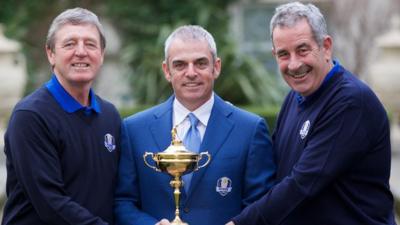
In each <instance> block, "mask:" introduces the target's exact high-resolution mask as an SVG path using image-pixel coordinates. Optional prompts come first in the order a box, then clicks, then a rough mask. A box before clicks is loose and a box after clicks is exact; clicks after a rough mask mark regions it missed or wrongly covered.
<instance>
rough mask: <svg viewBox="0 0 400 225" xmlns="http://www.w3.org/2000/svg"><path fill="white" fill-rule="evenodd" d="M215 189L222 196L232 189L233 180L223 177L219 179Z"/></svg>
mask: <svg viewBox="0 0 400 225" xmlns="http://www.w3.org/2000/svg"><path fill="white" fill-rule="evenodd" d="M215 190H216V191H217V192H218V193H219V194H220V195H222V196H225V195H227V194H228V193H229V192H231V191H232V181H231V179H229V178H228V177H221V178H219V179H218V181H217V187H216V188H215Z"/></svg>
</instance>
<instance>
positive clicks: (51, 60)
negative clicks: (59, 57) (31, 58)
mask: <svg viewBox="0 0 400 225" xmlns="http://www.w3.org/2000/svg"><path fill="white" fill-rule="evenodd" d="M45 49H46V54H47V59H48V60H49V63H50V65H51V66H52V67H53V66H54V64H55V59H54V52H53V51H52V50H51V49H50V47H49V46H47V45H46V46H45Z"/></svg>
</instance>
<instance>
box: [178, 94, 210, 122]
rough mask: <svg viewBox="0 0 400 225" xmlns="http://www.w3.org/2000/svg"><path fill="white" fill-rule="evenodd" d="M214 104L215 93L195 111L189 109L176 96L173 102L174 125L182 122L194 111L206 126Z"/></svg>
mask: <svg viewBox="0 0 400 225" xmlns="http://www.w3.org/2000/svg"><path fill="white" fill-rule="evenodd" d="M213 105H214V93H213V94H212V95H211V98H210V99H209V100H208V101H207V102H205V103H204V104H203V105H201V106H200V107H199V108H197V109H196V110H194V111H193V112H191V111H189V110H188V109H187V108H186V107H185V106H183V105H182V103H180V102H179V100H178V99H177V98H175V99H174V103H173V110H174V126H175V125H177V124H180V123H182V122H183V120H185V119H186V117H187V115H188V114H189V113H193V114H194V115H195V116H196V117H197V119H199V121H200V122H201V123H202V124H203V125H204V126H207V124H208V120H209V119H210V115H211V110H212V107H213Z"/></svg>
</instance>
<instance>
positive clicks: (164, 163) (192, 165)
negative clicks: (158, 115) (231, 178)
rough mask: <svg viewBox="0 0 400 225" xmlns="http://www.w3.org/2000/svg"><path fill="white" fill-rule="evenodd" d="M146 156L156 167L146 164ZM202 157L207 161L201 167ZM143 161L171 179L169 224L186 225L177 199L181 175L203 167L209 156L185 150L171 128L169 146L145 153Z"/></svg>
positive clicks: (181, 183)
mask: <svg viewBox="0 0 400 225" xmlns="http://www.w3.org/2000/svg"><path fill="white" fill-rule="evenodd" d="M148 156H151V158H152V159H153V161H154V162H155V165H156V166H152V165H150V164H149V163H148V161H147V157H148ZM204 156H207V161H206V162H205V163H203V165H199V162H200V161H201V160H202V159H203V157H204ZM143 160H144V163H145V164H146V165H147V166H148V167H150V168H152V169H154V170H155V171H157V172H163V173H167V174H169V175H171V176H172V177H173V180H172V181H171V182H170V184H171V186H172V187H173V188H174V199H175V219H174V220H173V221H172V222H171V224H172V225H188V224H187V223H185V222H183V221H182V220H181V218H180V217H179V199H180V194H181V192H180V189H181V188H182V187H183V185H184V183H183V181H182V175H184V174H187V173H191V172H193V171H196V170H198V169H200V168H203V167H205V166H206V165H207V164H208V163H209V162H210V160H211V156H210V154H209V153H208V152H201V153H194V152H191V151H189V150H187V149H186V148H185V146H184V145H183V144H182V141H180V140H178V139H177V137H176V128H173V129H172V142H171V145H170V146H169V147H168V148H167V149H166V150H165V151H163V152H159V153H153V152H145V153H144V155H143Z"/></svg>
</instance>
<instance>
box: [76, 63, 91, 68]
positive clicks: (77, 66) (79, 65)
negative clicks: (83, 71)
mask: <svg viewBox="0 0 400 225" xmlns="http://www.w3.org/2000/svg"><path fill="white" fill-rule="evenodd" d="M72 67H75V68H87V67H89V64H88V63H72Z"/></svg>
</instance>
